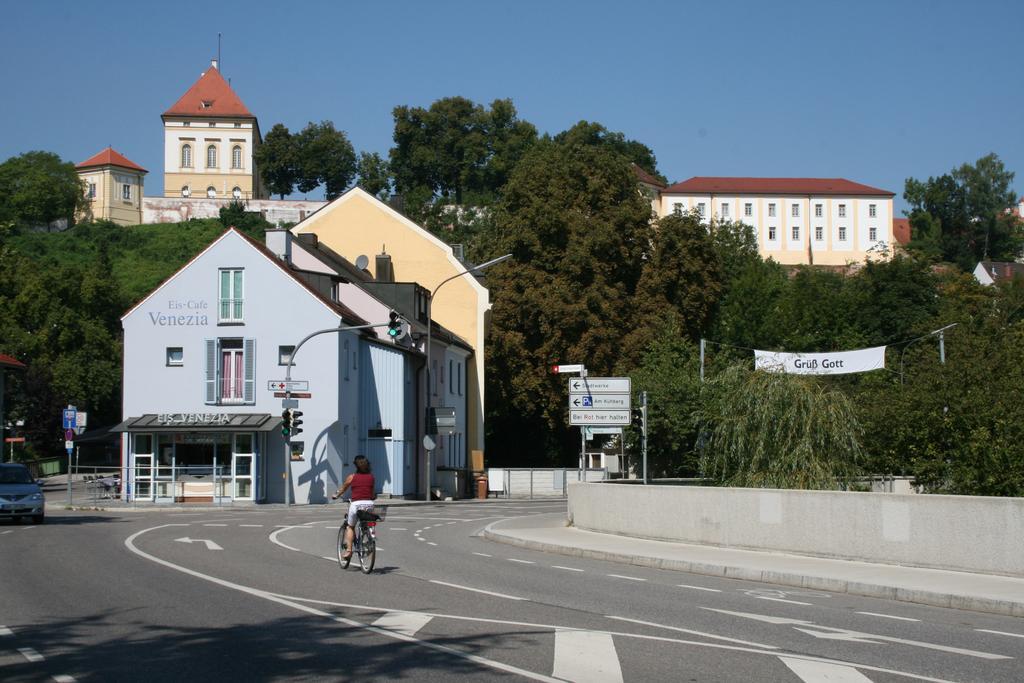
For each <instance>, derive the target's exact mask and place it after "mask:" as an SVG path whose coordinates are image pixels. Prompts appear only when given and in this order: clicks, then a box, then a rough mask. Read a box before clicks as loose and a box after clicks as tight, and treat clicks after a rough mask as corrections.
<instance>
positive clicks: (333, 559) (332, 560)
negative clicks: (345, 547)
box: [320, 555, 338, 562]
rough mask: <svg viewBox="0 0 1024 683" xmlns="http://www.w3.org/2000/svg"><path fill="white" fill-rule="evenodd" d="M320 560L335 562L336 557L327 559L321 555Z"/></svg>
mask: <svg viewBox="0 0 1024 683" xmlns="http://www.w3.org/2000/svg"><path fill="white" fill-rule="evenodd" d="M320 559H321V560H329V561H331V562H337V561H338V558H336V557H328V556H327V555H321V556H320Z"/></svg>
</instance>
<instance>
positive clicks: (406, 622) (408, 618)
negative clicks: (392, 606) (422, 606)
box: [373, 612, 433, 636]
mask: <svg viewBox="0 0 1024 683" xmlns="http://www.w3.org/2000/svg"><path fill="white" fill-rule="evenodd" d="M431 619H433V617H431V616H427V615H425V614H417V613H415V612H386V613H385V614H384V616H382V617H381V618H380V619H378V620H377V621H375V622H373V625H374V626H377V627H380V628H386V629H388V630H389V631H397V632H398V633H401V634H403V635H406V636H414V635H416V632H417V631H419V630H420V629H421V628H423V627H424V626H426V625H427V624H428V623H430V620H431Z"/></svg>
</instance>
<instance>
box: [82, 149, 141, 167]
mask: <svg viewBox="0 0 1024 683" xmlns="http://www.w3.org/2000/svg"><path fill="white" fill-rule="evenodd" d="M93 166H120V167H121V168H130V169H132V170H133V171H142V172H143V173H149V171H147V170H146V169H144V168H142V167H141V166H139V165H138V164H137V163H135V162H134V161H132V160H131V159H129V158H128V157H126V156H124V155H123V154H121V153H120V152H118V151H117V150H116V149H114V148H113V147H107V148H106V149H105V150H103V151H102V152H99V153H97V154H94V155H93V156H91V157H89V158H88V159H86V160H85V161H83V162H82V163H80V164H77V165H76V166H75V168H92V167H93Z"/></svg>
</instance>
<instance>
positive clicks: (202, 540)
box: [174, 536, 224, 550]
mask: <svg viewBox="0 0 1024 683" xmlns="http://www.w3.org/2000/svg"><path fill="white" fill-rule="evenodd" d="M174 540H175V541H176V542H178V543H188V544H189V545H191V544H193V543H202V544H204V545H205V546H206V549H207V550H224V548H221V547H220V546H219V545H217V544H216V543H214V542H213V541H211V540H210V539H208V538H189V537H188V536H183V537H182V538H176V539H174Z"/></svg>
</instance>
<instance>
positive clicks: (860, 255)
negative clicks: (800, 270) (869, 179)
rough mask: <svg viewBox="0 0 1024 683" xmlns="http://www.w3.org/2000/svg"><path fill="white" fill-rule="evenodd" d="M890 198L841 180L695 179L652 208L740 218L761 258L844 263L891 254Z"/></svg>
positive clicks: (671, 188) (672, 189)
mask: <svg viewBox="0 0 1024 683" xmlns="http://www.w3.org/2000/svg"><path fill="white" fill-rule="evenodd" d="M894 196H895V195H894V194H893V193H892V192H889V191H887V190H880V189H878V188H875V187H869V186H867V185H862V184H860V183H855V182H853V181H850V180H846V179H843V178H712V177H700V176H696V177H693V178H690V179H689V180H685V181H683V182H680V183H676V184H674V185H670V186H668V187H667V188H665V189H664V190H662V192H661V196H660V208H659V210H658V212H657V213H658V216H659V217H663V216H667V215H669V214H671V213H673V212H689V211H696V212H698V213H699V214H700V215H701V216H703V217H704V220H705V221H708V220H715V221H735V222H742V223H745V224H747V225H750V226H752V227H753V228H754V229H755V231H756V234H757V243H758V249H759V251H760V253H761V255H762V256H763V257H765V258H769V257H771V258H773V259H774V260H775V261H777V262H779V263H782V264H787V265H795V264H813V265H834V266H841V265H846V264H847V263H850V262H856V261H863V260H864V259H865V258H867V257H869V256H876V257H877V256H882V257H887V256H889V255H890V254H891V253H892V247H893V243H894V241H893V230H892V226H893V210H892V200H893V197H894Z"/></svg>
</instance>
